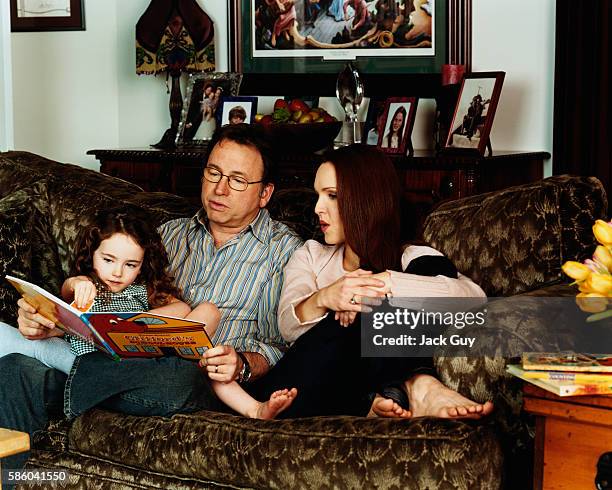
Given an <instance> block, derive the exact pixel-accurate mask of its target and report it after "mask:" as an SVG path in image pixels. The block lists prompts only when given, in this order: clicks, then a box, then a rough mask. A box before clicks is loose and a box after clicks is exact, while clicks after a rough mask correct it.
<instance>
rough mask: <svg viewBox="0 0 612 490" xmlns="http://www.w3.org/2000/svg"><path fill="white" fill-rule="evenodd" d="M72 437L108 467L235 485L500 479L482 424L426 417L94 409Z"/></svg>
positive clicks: (443, 484) (425, 484)
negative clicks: (149, 413) (142, 413)
mask: <svg viewBox="0 0 612 490" xmlns="http://www.w3.org/2000/svg"><path fill="white" fill-rule="evenodd" d="M126 434H138V436H137V437H125V435H126ZM69 442H70V449H71V451H75V452H76V453H78V454H80V455H86V456H89V457H91V456H95V457H96V458H98V460H99V461H106V462H112V463H113V465H112V466H111V465H110V464H106V465H103V464H101V463H100V464H98V465H96V468H97V471H100V472H101V473H102V474H103V476H105V477H108V476H110V475H111V474H112V475H113V476H115V477H117V476H118V475H119V474H121V473H126V474H129V475H130V478H131V475H133V474H134V469H135V468H141V469H144V470H146V471H148V472H150V473H153V474H158V475H159V474H171V475H175V476H178V477H183V478H185V479H196V481H197V480H199V481H200V482H214V483H217V484H220V485H224V484H226V485H231V486H232V487H249V488H371V487H374V486H377V487H378V488H463V489H471V488H497V487H498V486H499V478H500V473H499V472H500V469H501V452H500V447H499V445H498V443H497V440H496V437H495V435H494V432H493V430H491V427H490V426H489V425H487V424H482V423H468V422H464V421H456V420H439V419H433V418H419V419H414V420H399V421H398V420H391V419H368V418H360V417H317V418H306V419H293V420H271V421H262V420H254V419H245V418H243V417H237V416H233V415H228V414H221V413H213V412H200V413H197V414H194V415H176V416H174V417H172V418H171V419H166V418H161V417H134V416H125V415H118V414H113V413H110V412H106V411H103V410H93V411H90V412H88V413H86V414H85V415H83V416H81V417H79V418H78V419H76V420H75V422H74V424H73V425H72V428H71V430H70V433H69ZM77 464H78V463H77ZM90 471H91V470H90Z"/></svg>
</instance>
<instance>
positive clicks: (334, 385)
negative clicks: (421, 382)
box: [245, 313, 434, 418]
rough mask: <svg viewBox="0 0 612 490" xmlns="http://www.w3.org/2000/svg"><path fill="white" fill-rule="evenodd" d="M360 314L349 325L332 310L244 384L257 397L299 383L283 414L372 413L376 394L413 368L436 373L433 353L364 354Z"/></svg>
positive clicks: (407, 374) (413, 372)
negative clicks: (265, 371)
mask: <svg viewBox="0 0 612 490" xmlns="http://www.w3.org/2000/svg"><path fill="white" fill-rule="evenodd" d="M360 323H361V322H360V316H359V315H357V318H356V319H355V322H354V323H353V324H352V325H350V326H349V327H342V326H341V325H340V323H339V322H338V321H336V320H334V317H333V313H330V314H329V315H328V316H327V317H326V318H325V319H323V320H322V321H321V322H319V323H318V324H317V325H315V326H314V327H312V328H311V329H310V330H308V331H307V332H306V333H304V334H303V335H302V336H301V337H299V338H298V339H297V341H296V342H295V343H294V344H293V345H292V346H291V347H290V348H289V350H288V351H287V352H286V353H285V355H284V356H283V358H282V359H281V360H280V361H278V363H277V364H276V365H275V366H274V367H273V368H272V369H271V370H270V371H269V372H268V374H266V375H265V376H264V377H262V378H260V379H258V380H256V381H253V382H252V383H248V384H247V385H245V388H246V389H247V391H248V392H249V393H250V394H251V395H252V396H254V397H255V398H256V399H258V400H266V399H268V398H269V397H270V394H271V393H272V392H273V391H275V390H280V389H283V388H293V387H295V388H297V390H298V395H297V397H296V399H295V400H294V401H293V403H292V404H291V406H290V407H289V408H288V409H287V410H286V411H284V412H282V413H281V414H280V417H281V418H296V417H312V416H317V415H359V416H363V415H366V414H367V413H368V410H369V408H370V405H371V401H372V396H371V395H372V394H373V393H376V392H380V390H381V389H382V388H383V387H385V386H388V385H390V384H394V383H398V382H402V381H404V380H405V379H408V378H409V377H410V376H412V375H413V374H415V373H417V372H418V373H427V374H433V372H434V371H433V362H432V359H431V358H421V357H361V335H360Z"/></svg>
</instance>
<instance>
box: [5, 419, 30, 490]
mask: <svg viewBox="0 0 612 490" xmlns="http://www.w3.org/2000/svg"><path fill="white" fill-rule="evenodd" d="M29 449H30V436H29V434H26V433H25V432H17V431H16V430H9V429H0V459H2V458H6V457H7V456H12V455H13V454H18V453H22V452H24V451H28V450H29ZM1 476H2V465H1V463H0V488H2V478H1Z"/></svg>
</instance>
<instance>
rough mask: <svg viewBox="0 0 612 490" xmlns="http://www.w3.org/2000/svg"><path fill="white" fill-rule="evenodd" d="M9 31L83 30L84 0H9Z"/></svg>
mask: <svg viewBox="0 0 612 490" xmlns="http://www.w3.org/2000/svg"><path fill="white" fill-rule="evenodd" d="M9 1H10V4H11V31H13V32H25V31H84V30H85V7H84V0H9Z"/></svg>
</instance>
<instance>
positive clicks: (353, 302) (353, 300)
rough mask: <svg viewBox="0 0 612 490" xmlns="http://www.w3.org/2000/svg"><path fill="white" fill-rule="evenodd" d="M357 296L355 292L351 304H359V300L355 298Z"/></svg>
mask: <svg viewBox="0 0 612 490" xmlns="http://www.w3.org/2000/svg"><path fill="white" fill-rule="evenodd" d="M355 296H357V295H356V294H353V297H352V298H351V300H350V301H349V303H350V304H352V305H356V304H357V300H356V299H355Z"/></svg>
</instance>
